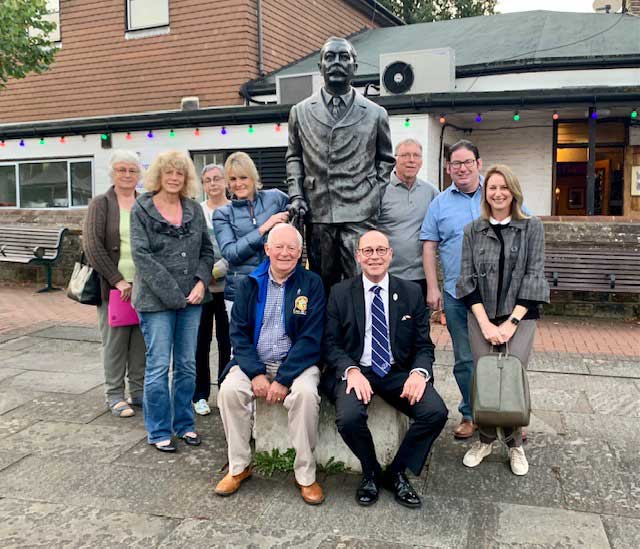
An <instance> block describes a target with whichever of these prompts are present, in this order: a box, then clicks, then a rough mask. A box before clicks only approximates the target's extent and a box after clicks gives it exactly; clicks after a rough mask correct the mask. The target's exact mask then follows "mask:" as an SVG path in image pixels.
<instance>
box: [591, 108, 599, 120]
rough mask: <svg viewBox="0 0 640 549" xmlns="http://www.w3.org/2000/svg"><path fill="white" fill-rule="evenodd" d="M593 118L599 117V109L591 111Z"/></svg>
mask: <svg viewBox="0 0 640 549" xmlns="http://www.w3.org/2000/svg"><path fill="white" fill-rule="evenodd" d="M591 118H593V120H595V119H596V118H598V111H596V110H595V109H594V110H593V111H591Z"/></svg>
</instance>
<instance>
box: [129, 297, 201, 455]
mask: <svg viewBox="0 0 640 549" xmlns="http://www.w3.org/2000/svg"><path fill="white" fill-rule="evenodd" d="M201 309H202V306H201V305H188V306H187V307H186V308H185V309H179V310H167V311H159V312H155V313H143V312H141V313H139V315H140V329H141V330H142V335H143V336H144V341H145V343H146V345H147V368H146V372H145V379H144V400H143V409H144V425H145V428H146V430H147V441H148V442H149V444H155V443H156V442H160V441H163V440H169V439H170V438H171V434H172V433H173V434H175V435H176V436H178V437H181V436H183V435H184V434H185V433H188V432H189V431H193V430H194V428H195V422H194V415H193V408H192V406H191V397H192V396H193V390H194V388H195V379H196V342H197V339H198V326H199V325H200V314H201ZM172 354H173V383H172V387H171V392H169V366H170V364H171V355H172Z"/></svg>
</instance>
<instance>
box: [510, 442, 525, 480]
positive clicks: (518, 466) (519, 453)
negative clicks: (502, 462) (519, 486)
mask: <svg viewBox="0 0 640 549" xmlns="http://www.w3.org/2000/svg"><path fill="white" fill-rule="evenodd" d="M509 465H511V472H512V473H513V474H514V475H518V476H523V475H526V474H527V473H528V472H529V462H528V461H527V456H525V455H524V450H523V449H522V447H519V448H509Z"/></svg>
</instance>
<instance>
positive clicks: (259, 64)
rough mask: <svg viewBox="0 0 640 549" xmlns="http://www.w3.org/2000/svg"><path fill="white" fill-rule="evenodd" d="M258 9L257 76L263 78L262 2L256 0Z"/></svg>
mask: <svg viewBox="0 0 640 549" xmlns="http://www.w3.org/2000/svg"><path fill="white" fill-rule="evenodd" d="M257 4H258V5H257V8H258V76H264V63H263V59H262V1H261V0H257Z"/></svg>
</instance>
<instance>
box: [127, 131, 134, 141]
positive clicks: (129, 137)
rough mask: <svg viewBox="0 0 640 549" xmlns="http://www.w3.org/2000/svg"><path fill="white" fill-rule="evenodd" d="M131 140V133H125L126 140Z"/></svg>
mask: <svg viewBox="0 0 640 549" xmlns="http://www.w3.org/2000/svg"><path fill="white" fill-rule="evenodd" d="M132 139H133V135H131V132H127V136H126V140H127V141H131V140H132Z"/></svg>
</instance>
